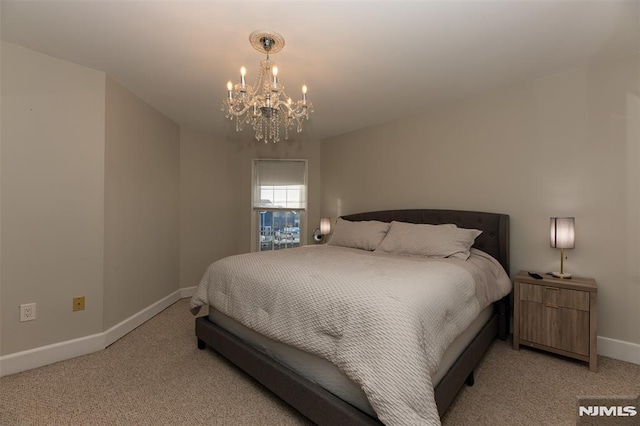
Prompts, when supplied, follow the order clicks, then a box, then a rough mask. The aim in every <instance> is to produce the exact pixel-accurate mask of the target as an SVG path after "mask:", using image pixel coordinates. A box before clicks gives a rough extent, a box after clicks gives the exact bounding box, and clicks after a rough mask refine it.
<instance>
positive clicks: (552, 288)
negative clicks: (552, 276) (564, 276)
mask: <svg viewBox="0 0 640 426" xmlns="http://www.w3.org/2000/svg"><path fill="white" fill-rule="evenodd" d="M545 289H547V290H560V289H559V288H558V287H545Z"/></svg>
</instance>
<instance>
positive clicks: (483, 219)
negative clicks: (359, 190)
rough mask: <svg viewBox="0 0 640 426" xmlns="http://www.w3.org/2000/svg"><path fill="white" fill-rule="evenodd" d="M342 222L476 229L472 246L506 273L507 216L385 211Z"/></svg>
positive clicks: (507, 265)
mask: <svg viewBox="0 0 640 426" xmlns="http://www.w3.org/2000/svg"><path fill="white" fill-rule="evenodd" d="M342 218H343V219H344V220H350V221H359V220H379V221H381V222H391V221H394V220H395V221H398V222H408V223H430V224H433V225H440V224H443V223H454V224H456V225H457V226H458V227H459V228H470V229H479V230H481V231H482V234H480V236H479V237H478V238H476V241H475V243H474V245H473V247H475V248H477V249H478V250H482V251H484V252H485V253H488V254H490V255H491V256H493V257H494V258H496V260H498V262H500V264H501V265H502V267H503V268H504V269H505V271H507V273H509V215H506V214H500V213H485V212H472V211H466V210H430V209H426V210H425V209H413V210H384V211H377V212H367V213H356V214H350V215H346V216H342Z"/></svg>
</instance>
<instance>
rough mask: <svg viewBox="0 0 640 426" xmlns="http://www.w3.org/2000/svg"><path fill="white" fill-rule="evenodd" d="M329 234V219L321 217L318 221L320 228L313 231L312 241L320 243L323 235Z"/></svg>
mask: <svg viewBox="0 0 640 426" xmlns="http://www.w3.org/2000/svg"><path fill="white" fill-rule="evenodd" d="M330 232H331V219H329V218H328V217H323V218H321V219H320V228H316V230H315V231H313V239H314V240H315V241H317V242H320V241H322V239H323V238H324V237H325V235H327V234H329V233H330Z"/></svg>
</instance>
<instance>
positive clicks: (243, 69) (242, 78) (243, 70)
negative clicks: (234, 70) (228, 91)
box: [240, 67, 247, 89]
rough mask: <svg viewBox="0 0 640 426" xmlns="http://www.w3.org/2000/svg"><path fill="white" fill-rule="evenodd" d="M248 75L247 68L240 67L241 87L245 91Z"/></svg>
mask: <svg viewBox="0 0 640 426" xmlns="http://www.w3.org/2000/svg"><path fill="white" fill-rule="evenodd" d="M245 75H247V69H246V68H245V67H240V85H241V86H242V88H243V89H244V86H245V79H244V76H245Z"/></svg>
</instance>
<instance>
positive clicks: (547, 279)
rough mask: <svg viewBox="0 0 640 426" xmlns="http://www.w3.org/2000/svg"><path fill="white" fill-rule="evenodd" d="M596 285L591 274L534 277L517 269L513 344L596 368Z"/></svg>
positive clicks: (515, 346)
mask: <svg viewBox="0 0 640 426" xmlns="http://www.w3.org/2000/svg"><path fill="white" fill-rule="evenodd" d="M597 295H598V287H597V285H596V281H595V280H594V279H592V278H580V277H573V278H571V279H560V278H554V277H552V276H551V275H543V279H541V280H537V279H535V278H533V277H531V276H529V274H528V273H527V272H526V271H520V272H518V275H516V277H515V279H514V292H513V307H514V309H513V348H514V349H520V346H521V345H523V346H530V347H534V348H538V349H542V350H545V351H549V352H553V353H556V354H560V355H564V356H568V357H571V358H576V359H579V360H582V361H586V362H588V363H589V369H590V370H591V371H597V369H598V365H597V362H598V348H597V328H598V304H597V301H598V297H597Z"/></svg>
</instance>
